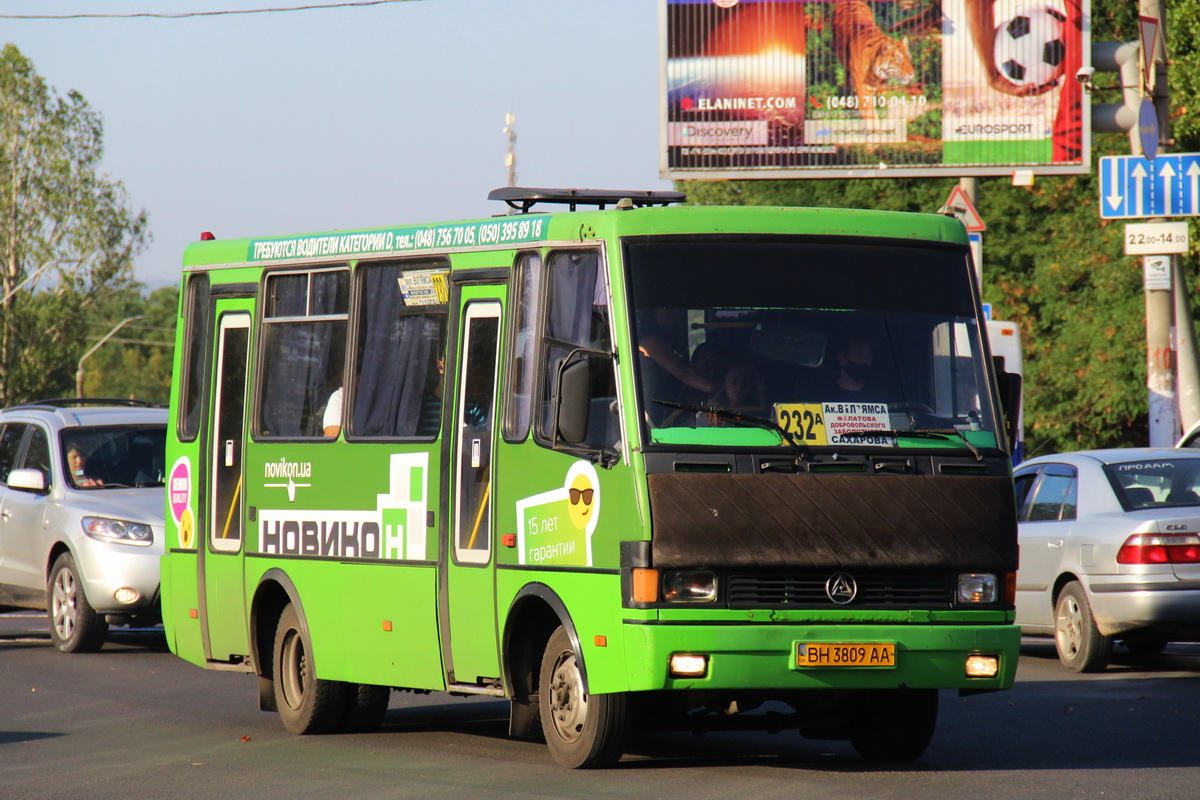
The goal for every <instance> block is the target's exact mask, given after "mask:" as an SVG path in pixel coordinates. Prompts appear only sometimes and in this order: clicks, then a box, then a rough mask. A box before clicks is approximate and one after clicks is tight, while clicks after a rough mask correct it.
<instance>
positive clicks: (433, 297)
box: [349, 261, 449, 439]
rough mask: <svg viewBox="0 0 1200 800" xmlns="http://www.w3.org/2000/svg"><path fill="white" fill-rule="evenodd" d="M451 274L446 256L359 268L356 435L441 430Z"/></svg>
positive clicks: (390, 435)
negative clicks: (432, 259) (448, 289)
mask: <svg viewBox="0 0 1200 800" xmlns="http://www.w3.org/2000/svg"><path fill="white" fill-rule="evenodd" d="M448 274H449V267H448V266H447V265H446V263H445V262H444V261H415V262H413V261H410V262H401V263H391V264H373V265H369V266H365V267H361V268H360V269H359V270H358V280H357V285H356V291H357V293H358V306H357V307H358V313H359V315H360V316H359V320H358V328H357V330H358V340H357V341H356V342H355V348H354V350H355V361H354V407H353V410H352V413H351V415H350V430H349V435H350V436H351V437H383V438H393V439H396V438H399V439H404V438H432V437H436V436H437V435H438V432H439V430H440V429H441V423H442V396H443V393H444V389H445V375H444V373H445V356H444V352H445V341H446V320H447V313H448V309H449V305H448V302H447V301H448V295H447V287H448V282H447V277H448Z"/></svg>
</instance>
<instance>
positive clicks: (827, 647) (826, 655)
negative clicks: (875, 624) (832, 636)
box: [796, 642, 896, 667]
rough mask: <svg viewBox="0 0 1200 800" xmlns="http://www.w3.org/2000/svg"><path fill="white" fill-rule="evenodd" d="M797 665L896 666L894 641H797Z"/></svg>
mask: <svg viewBox="0 0 1200 800" xmlns="http://www.w3.org/2000/svg"><path fill="white" fill-rule="evenodd" d="M796 666H797V667H894V666H896V645H895V644H894V643H892V642H828V643H827V642H820V643H811V644H810V643H807V642H797V643H796Z"/></svg>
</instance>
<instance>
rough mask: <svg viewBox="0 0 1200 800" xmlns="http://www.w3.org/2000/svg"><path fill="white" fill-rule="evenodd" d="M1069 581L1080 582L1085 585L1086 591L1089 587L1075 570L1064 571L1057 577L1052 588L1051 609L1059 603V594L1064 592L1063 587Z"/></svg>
mask: <svg viewBox="0 0 1200 800" xmlns="http://www.w3.org/2000/svg"><path fill="white" fill-rule="evenodd" d="M1068 583H1078V584H1079V585H1080V586H1083V588H1084V591H1087V587H1086V586H1084V584H1083V579H1082V578H1080V577H1079V576H1078V575H1076V574H1075V573H1074V572H1064V573H1062V574H1061V575H1059V576H1058V577H1057V578H1055V579H1054V586H1052V587H1051V589H1050V608H1051V610H1053V609H1054V607H1055V606H1057V605H1058V596H1059V595H1060V594H1062V590H1063V588H1064V587H1065V586H1066V585H1067V584H1068Z"/></svg>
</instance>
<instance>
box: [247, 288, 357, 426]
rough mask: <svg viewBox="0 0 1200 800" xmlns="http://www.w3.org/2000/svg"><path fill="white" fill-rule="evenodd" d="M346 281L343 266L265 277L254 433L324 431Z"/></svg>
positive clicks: (339, 361) (339, 358)
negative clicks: (258, 401)
mask: <svg viewBox="0 0 1200 800" xmlns="http://www.w3.org/2000/svg"><path fill="white" fill-rule="evenodd" d="M349 283H350V273H349V271H348V270H346V269H345V268H340V269H335V270H329V269H325V270H314V271H312V272H301V273H273V274H271V275H268V276H267V290H266V292H265V302H264V306H265V308H264V316H263V320H262V323H263V324H262V336H263V344H262V362H261V363H262V368H261V370H260V372H261V374H262V375H263V384H262V385H263V391H262V402H261V405H260V407H259V417H258V430H257V431H256V432H257V434H258V435H259V436H262V437H264V438H289V439H293V438H321V437H323V436H324V435H325V433H324V425H323V419H322V418H323V415H324V412H325V407H326V405H327V404H328V402H329V399H330V397H331V395H333V393H334V392H335V391H337V389H338V388H339V387H340V386H341V385H342V380H343V376H342V373H343V366H344V365H345V360H346V319H347V316H348V315H347V311H348V307H349V301H350V294H349Z"/></svg>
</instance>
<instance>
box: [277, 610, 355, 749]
mask: <svg viewBox="0 0 1200 800" xmlns="http://www.w3.org/2000/svg"><path fill="white" fill-rule="evenodd" d="M311 654H312V643H311V641H310V640H309V637H308V630H307V628H305V626H304V625H303V624H302V623H301V622H300V615H299V614H297V613H296V607H295V606H294V605H291V604H290V603H289V604H288V605H287V606H286V607H285V608H284V609H283V613H282V614H280V615H279V624H278V625H277V626H276V627H275V647H274V656H275V658H274V661H273V663H272V673H273V676H274V679H275V704H276V706H278V708H279V719H280V720H281V721H282V722H283V727H284V728H286V729H287V730H288V731H290V732H291V733H295V734H300V735H304V734H317V733H331V732H333V731H336V730H338V729H339V728H341V726H342V724H343V722H344V721H345V719H346V706H347V704H348V702H349V691H348V689H349V687H348V686H347V685H346V684H345V683H342V682H340V681H326V680H321V679H320V678H318V677H317V675H316V670H315V669H314V668H313V660H312V655H311Z"/></svg>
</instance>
